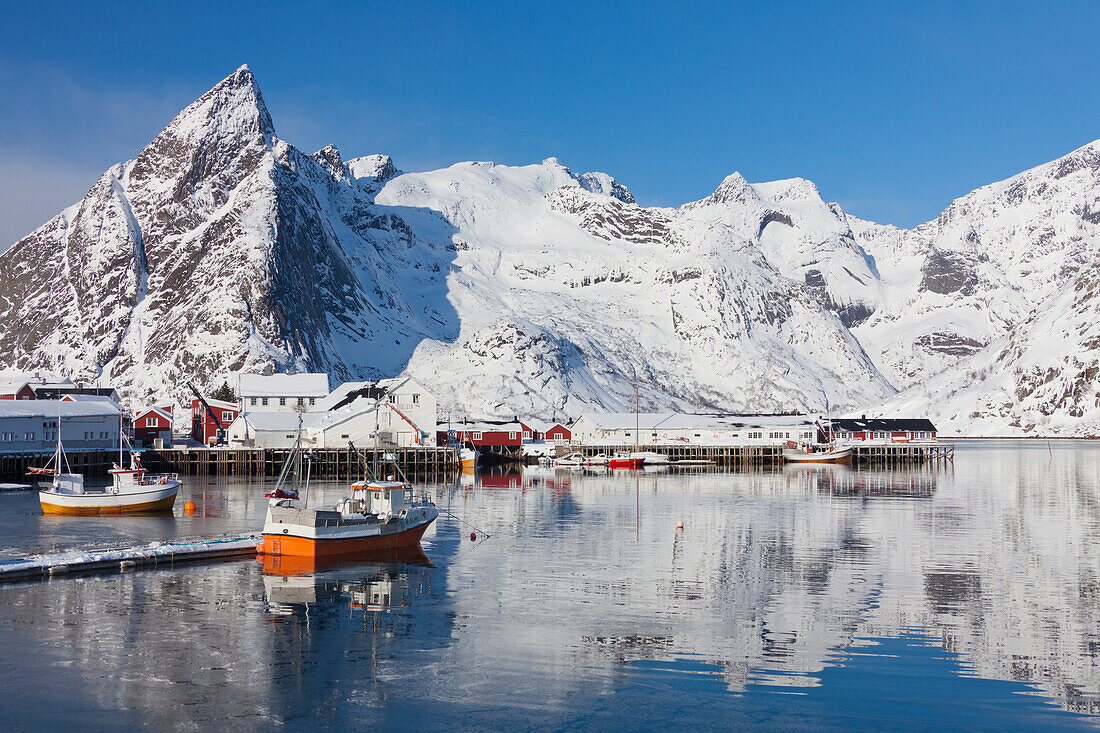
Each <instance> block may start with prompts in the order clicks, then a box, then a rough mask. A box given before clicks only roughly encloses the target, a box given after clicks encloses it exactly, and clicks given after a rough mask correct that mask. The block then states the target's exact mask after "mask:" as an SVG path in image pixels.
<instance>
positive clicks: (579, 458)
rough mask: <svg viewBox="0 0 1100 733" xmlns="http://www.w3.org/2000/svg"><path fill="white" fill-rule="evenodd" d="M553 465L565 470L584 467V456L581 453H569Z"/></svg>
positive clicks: (556, 459)
mask: <svg viewBox="0 0 1100 733" xmlns="http://www.w3.org/2000/svg"><path fill="white" fill-rule="evenodd" d="M551 463H552V464H553V465H555V466H559V467H563V468H571V467H574V466H583V465H584V456H583V455H582V454H580V453H567V454H565V455H564V456H558V457H557V458H555V459H554V460H553V461H551Z"/></svg>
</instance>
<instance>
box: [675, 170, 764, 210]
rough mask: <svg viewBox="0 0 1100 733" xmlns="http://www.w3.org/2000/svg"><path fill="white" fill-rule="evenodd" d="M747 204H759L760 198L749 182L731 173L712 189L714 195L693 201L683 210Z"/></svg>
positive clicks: (739, 175)
mask: <svg viewBox="0 0 1100 733" xmlns="http://www.w3.org/2000/svg"><path fill="white" fill-rule="evenodd" d="M749 202H755V203H759V202H760V197H759V196H758V195H757V193H756V191H754V190H753V188H752V186H750V185H749V182H748V181H746V180H745V177H744V176H743V175H741V174H740V173H738V172H737V171H734V172H733V173H731V174H729V175H728V176H726V177H725V178H724V179H722V182H721V183H720V184H718V188H716V189H714V193H712V194H711V195H710V196H707V197H706V198H705V199H701V200H699V201H693V202H692V203H690V204H684V206H683V208H689V209H690V208H697V207H700V206H714V205H722V204H747V203H749Z"/></svg>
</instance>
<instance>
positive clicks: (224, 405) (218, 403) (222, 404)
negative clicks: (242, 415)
mask: <svg viewBox="0 0 1100 733" xmlns="http://www.w3.org/2000/svg"><path fill="white" fill-rule="evenodd" d="M197 401H198V399H197V398H196V399H193V400H191V402H192V403H195V402H197ZM206 404H208V405H210V406H211V407H217V408H218V409H219V410H236V409H237V403H236V402H226V401H225V400H215V399H213V398H212V397H207V398H206ZM199 407H200V408H201V407H202V403H201V402H199Z"/></svg>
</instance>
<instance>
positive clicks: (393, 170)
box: [348, 154, 397, 183]
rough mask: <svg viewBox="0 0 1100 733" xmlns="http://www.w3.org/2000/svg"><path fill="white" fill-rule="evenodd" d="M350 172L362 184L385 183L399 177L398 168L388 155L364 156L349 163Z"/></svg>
mask: <svg viewBox="0 0 1100 733" xmlns="http://www.w3.org/2000/svg"><path fill="white" fill-rule="evenodd" d="M348 170H350V171H351V175H352V177H353V178H355V179H356V180H357V181H360V182H361V183H385V182H386V181H388V180H390V179H391V178H393V177H394V176H396V175H397V166H396V165H394V162H393V158H391V157H390V156H388V155H381V154H375V155H364V156H362V157H361V158H352V159H351V160H349V161H348Z"/></svg>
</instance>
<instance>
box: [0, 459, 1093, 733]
mask: <svg viewBox="0 0 1100 733" xmlns="http://www.w3.org/2000/svg"><path fill="white" fill-rule="evenodd" d="M429 488H430V489H431V490H433V491H434V492H435V494H436V496H437V502H438V503H439V504H440V506H441V507H443V508H444V509H446V510H447V511H448V512H449V513H450V514H453V515H454V516H455V517H459V518H461V521H459V520H458V519H455V518H453V517H452V516H450V514H447V513H445V514H443V515H441V517H440V519H439V521H438V522H437V523H436V526H435V527H433V528H432V529H431V530H430V531H429V533H428V534H427V535H426V537H425V541H424V543H423V549H424V555H425V556H426V560H427V561H429V562H430V565H429V564H423V563H424V562H425V558H419V559H417V558H411V560H412V561H411V562H375V563H361V564H357V565H351V566H341V567H336V568H330V569H326V570H323V571H321V572H318V573H313V574H305V575H293V574H291V573H290V572H289V571H287V570H286V569H284V568H280V569H279V570H278V571H274V572H273V571H271V569H270V568H269V571H268V572H266V573H265V569H264V566H263V564H261V563H259V562H257V561H254V560H251V559H248V560H237V561H227V562H222V563H216V564H209V565H196V566H186V567H178V568H174V569H172V568H170V569H162V570H154V571H136V572H131V573H127V574H123V575H98V576H87V577H72V578H62V579H57V580H52V581H49V582H37V583H24V584H19V585H9V586H3V587H0V643H2V644H3V648H4V649H5V657H6V664H5V665H3V668H2V671H0V682H2V683H3V684H4V686H5V689H7V690H8V691H9V693H8V694H7V695H5V696H4V697H3V702H0V718H2V720H3V721H4V722H5V723H6V724H7V727H9V728H10V727H14V728H17V729H28V728H30V729H56V728H59V727H61V726H75V725H83V726H88V725H91V726H92V727H96V728H98V727H107V726H110V727H128V728H130V727H132V728H147V729H158V730H159V729H175V728H209V727H214V728H228V727H233V728H237V729H243V730H255V729H261V728H262V729H267V728H270V727H272V726H276V727H278V726H280V725H284V724H285V725H294V724H311V725H312V724H319V725H320V726H323V727H340V728H345V727H347V728H367V727H370V728H376V727H381V726H383V725H393V726H397V727H400V728H409V727H414V726H415V727H417V728H427V729H454V728H459V729H470V728H477V729H485V728H490V729H502V728H508V729H517V728H518V729H543V728H552V729H560V728H568V729H577V728H580V729H597V728H598V729H608V728H613V729H616V728H618V729H635V728H643V729H654V728H664V727H668V726H672V725H683V724H688V725H697V726H702V727H706V728H715V727H721V728H779V729H791V728H813V729H847V730H850V729H875V730H878V729H882V728H888V729H898V728H925V727H929V726H937V727H965V728H967V729H971V730H974V729H978V730H1004V729H1038V728H1044V729H1049V728H1096V727H1097V721H1098V718H1097V717H1094V716H1096V715H1097V714H1100V664H1098V655H1100V445H1097V444H1095V443H1092V442H1073V441H1056V442H1052V443H1051V444H1049V445H1048V444H1047V443H1046V442H1036V441H1032V442H1021V441H1017V442H991V441H983V442H975V443H960V444H959V447H958V450H957V452H956V456H955V460H954V463H953V464H950V463H949V464H946V465H939V466H924V467H919V468H912V469H868V470H850V469H846V468H843V467H833V468H828V467H825V468H822V467H818V468H814V467H797V468H795V467H788V468H776V469H758V470H751V471H741V472H736V473H725V472H715V471H713V470H697V471H693V472H686V471H679V472H677V471H666V472H659V473H658V472H652V473H650V472H646V473H640V474H630V473H625V474H615V475H601V474H589V473H570V472H564V471H553V470H547V469H527V470H525V471H523V472H522V473H518V474H499V473H497V474H485V475H482V476H480V477H478V478H477V479H471V480H468V481H465V480H464V481H461V482H459V483H457V484H450V485H446V484H438V483H437V484H434V485H430V486H429ZM262 490H263V484H259V483H252V484H249V483H242V482H239V481H238V482H227V481H218V480H215V479H205V478H200V477H190V478H189V479H188V480H187V482H186V484H185V487H184V489H182V490H181V494H180V497H179V501H180V505H182V503H183V502H184V501H186V500H188V499H191V500H193V501H195V502H196V503H197V504H198V511H197V512H196V515H195V516H193V517H185V516H183V515H182V512H181V511H180V510H179V508H177V516H175V517H173V518H127V519H118V518H115V519H85V518H61V517H41V516H38V514H37V506H36V498H35V497H34V496H33V495H31V494H18V495H5V496H0V507H2V508H3V510H4V511H3V512H0V532H2V535H0V545H2V546H3V547H2V550H3V552H5V553H7V554H15V553H18V552H20V551H26V550H44V549H50V548H53V547H59V548H65V547H76V546H85V545H89V544H98V545H105V544H106V545H111V544H128V543H131V542H148V541H150V540H155V539H163V538H171V537H186V536H194V535H214V534H218V533H222V532H236V531H242V530H245V531H247V530H254V529H256V528H258V526H259V524H260V522H261V521H262V517H263V513H264V507H265V505H264V500H263V499H262V498H261V496H260V495H261V493H262ZM313 492H314V497H313V499H315V500H316V501H317V502H329V501H332V502H334V501H335V500H337V499H338V498H340V497H341V496H342V495H343V494H344V493H345V488H344V487H343V485H341V484H337V483H327V484H323V485H320V486H315V487H314V489H313ZM680 522H683V525H684V526H683V529H682V530H678V529H677V524H678V523H680ZM472 527H476V533H477V534H478V540H477V541H476V542H472V541H471V540H470V538H469V535H470V532H471V531H475V530H472Z"/></svg>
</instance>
